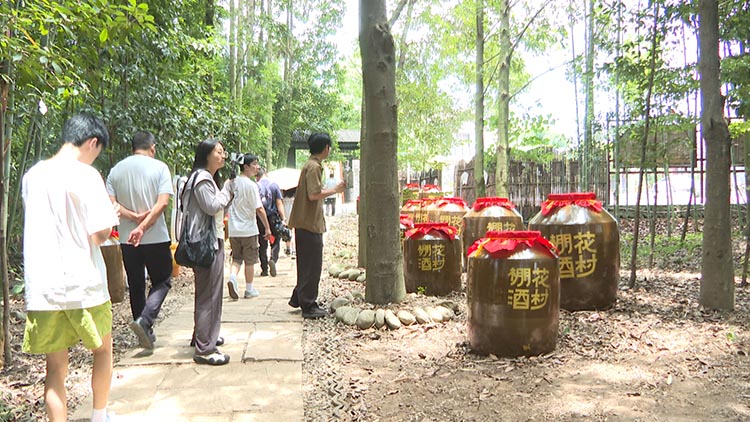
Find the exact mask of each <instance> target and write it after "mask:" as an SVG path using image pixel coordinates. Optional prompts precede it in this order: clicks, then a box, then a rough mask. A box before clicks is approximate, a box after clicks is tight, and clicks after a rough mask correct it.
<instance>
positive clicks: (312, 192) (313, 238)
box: [289, 133, 346, 318]
mask: <svg viewBox="0 0 750 422" xmlns="http://www.w3.org/2000/svg"><path fill="white" fill-rule="evenodd" d="M307 144H308V146H309V147H310V158H309V159H308V160H307V162H306V163H305V165H304V166H303V167H302V171H301V173H300V176H299V183H298V184H297V193H296V196H295V199H294V205H293V206H292V212H291V215H290V216H289V227H291V228H294V239H295V243H296V247H297V285H296V286H295V287H294V290H293V291H292V297H291V298H290V299H289V306H291V307H293V308H300V307H301V308H302V317H303V318H321V317H323V316H325V315H326V311H325V309H323V308H321V307H320V305H318V303H317V299H318V285H319V284H320V272H321V270H322V268H323V233H324V232H325V231H326V221H325V217H324V216H323V199H324V198H326V197H328V196H331V195H333V194H336V193H341V192H343V191H344V189H346V183H345V182H341V183H339V184H338V185H336V187H335V188H333V189H323V184H322V176H323V160H325V159H327V158H328V156H329V155H330V153H331V137H330V136H329V135H328V134H327V133H313V134H312V135H310V137H309V138H308V139H307Z"/></svg>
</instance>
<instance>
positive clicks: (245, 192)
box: [227, 154, 271, 300]
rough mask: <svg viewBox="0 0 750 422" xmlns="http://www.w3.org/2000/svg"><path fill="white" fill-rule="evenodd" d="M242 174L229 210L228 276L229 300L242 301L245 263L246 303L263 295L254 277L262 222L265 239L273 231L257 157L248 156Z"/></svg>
mask: <svg viewBox="0 0 750 422" xmlns="http://www.w3.org/2000/svg"><path fill="white" fill-rule="evenodd" d="M238 165H239V167H240V174H239V176H237V178H236V179H235V182H234V184H235V188H234V200H233V201H232V205H230V206H229V244H230V245H231V246H232V266H231V269H230V273H229V281H228V282H227V288H228V289H229V296H230V297H231V298H232V299H234V300H237V299H239V298H240V295H239V287H238V286H237V274H239V272H240V268H241V267H242V263H243V262H244V263H245V294H244V296H243V297H244V298H245V299H252V298H255V297H258V295H259V294H260V293H258V290H257V289H256V288H255V287H253V278H254V276H255V264H256V263H258V245H259V244H258V237H259V235H260V231H259V230H258V223H257V222H256V218H257V219H258V220H260V222H261V224H262V225H263V227H264V231H263V238H264V239H268V237H270V236H271V227H270V226H269V225H268V219H267V218H266V211H265V210H264V209H263V204H262V203H261V199H260V194H259V193H258V184H257V183H256V182H255V176H256V175H257V174H258V170H259V169H260V164H259V163H258V157H257V156H256V155H254V154H245V155H243V156H242V159H241V161H240V163H239V164H238Z"/></svg>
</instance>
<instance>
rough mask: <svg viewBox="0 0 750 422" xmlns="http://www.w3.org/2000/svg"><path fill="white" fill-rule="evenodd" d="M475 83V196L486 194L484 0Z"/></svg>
mask: <svg viewBox="0 0 750 422" xmlns="http://www.w3.org/2000/svg"><path fill="white" fill-rule="evenodd" d="M476 18H477V38H476V59H475V68H476V84H475V87H474V139H475V141H474V143H475V149H474V186H475V187H476V192H475V193H476V195H475V197H476V198H481V197H483V196H486V187H485V184H484V0H478V1H477V15H476Z"/></svg>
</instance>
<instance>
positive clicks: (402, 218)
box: [398, 214, 414, 229]
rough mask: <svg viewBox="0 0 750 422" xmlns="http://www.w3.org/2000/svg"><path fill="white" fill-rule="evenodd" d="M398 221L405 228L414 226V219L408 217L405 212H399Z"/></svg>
mask: <svg viewBox="0 0 750 422" xmlns="http://www.w3.org/2000/svg"><path fill="white" fill-rule="evenodd" d="M398 222H399V224H401V225H402V226H406V228H407V229H410V228H412V227H414V221H413V220H412V219H411V218H409V216H408V215H406V214H400V215H399V218H398Z"/></svg>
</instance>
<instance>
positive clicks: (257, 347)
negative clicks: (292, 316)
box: [244, 322, 304, 361]
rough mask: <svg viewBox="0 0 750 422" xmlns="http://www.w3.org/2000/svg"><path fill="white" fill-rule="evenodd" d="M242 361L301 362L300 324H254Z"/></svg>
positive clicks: (302, 356)
mask: <svg viewBox="0 0 750 422" xmlns="http://www.w3.org/2000/svg"><path fill="white" fill-rule="evenodd" d="M244 360H250V361H266V360H280V361H302V360H304V354H303V350H302V324H300V323H298V322H290V323H280V322H276V323H263V322H259V323H257V324H256V327H255V331H253V333H252V334H251V335H250V341H249V342H248V345H247V352H246V353H245V357H244Z"/></svg>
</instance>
